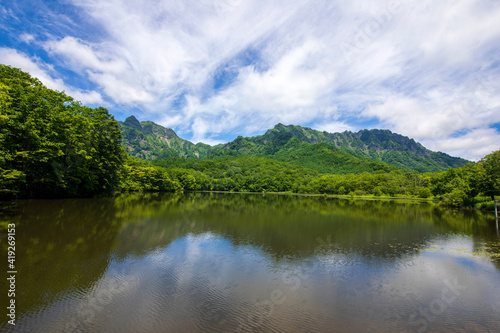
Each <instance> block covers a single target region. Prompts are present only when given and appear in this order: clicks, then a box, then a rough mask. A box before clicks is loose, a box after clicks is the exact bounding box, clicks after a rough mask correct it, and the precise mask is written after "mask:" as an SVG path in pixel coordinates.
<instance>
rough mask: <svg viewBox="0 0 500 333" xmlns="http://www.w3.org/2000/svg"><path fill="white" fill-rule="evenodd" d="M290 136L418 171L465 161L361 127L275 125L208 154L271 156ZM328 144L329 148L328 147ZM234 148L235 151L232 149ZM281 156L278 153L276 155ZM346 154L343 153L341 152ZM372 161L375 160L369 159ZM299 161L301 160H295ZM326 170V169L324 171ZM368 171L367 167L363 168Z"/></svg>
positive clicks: (391, 134)
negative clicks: (330, 128)
mask: <svg viewBox="0 0 500 333" xmlns="http://www.w3.org/2000/svg"><path fill="white" fill-rule="evenodd" d="M292 138H295V139H297V140H298V141H300V142H304V143H308V144H318V143H322V144H323V145H322V147H325V148H327V149H329V150H330V151H334V149H333V148H334V147H335V148H338V150H342V151H344V152H346V153H349V154H352V155H355V156H356V157H358V158H362V159H364V161H366V160H367V159H371V160H372V162H375V161H379V162H384V163H387V164H389V165H392V166H394V167H398V168H403V169H411V170H415V171H418V172H436V171H444V170H446V169H448V168H450V167H451V168H457V167H462V166H465V165H466V164H467V163H469V162H468V161H467V160H464V159H462V158H457V157H452V156H449V155H447V154H444V153H440V152H433V151H430V150H428V149H426V148H425V147H424V146H422V145H421V144H420V143H417V142H415V140H413V139H410V138H408V137H405V136H402V135H399V134H396V133H392V132H391V131H389V130H377V129H374V130H362V131H359V132H357V133H353V132H349V131H346V132H343V133H328V132H320V131H316V130H313V129H310V128H307V127H302V126H294V125H289V126H285V125H283V124H278V125H276V126H275V127H274V128H273V129H270V130H268V131H267V132H266V133H265V134H264V135H260V136H256V137H250V138H241V137H239V138H237V139H236V140H235V141H233V142H230V143H228V144H226V145H223V146H222V147H220V148H216V149H214V150H212V152H211V155H212V156H213V155H233V154H235V153H236V154H255V153H260V154H265V155H275V154H276V153H278V150H279V149H280V148H281V147H283V146H284V145H285V144H286V143H287V142H288V141H289V140H291V139H292ZM329 146H330V147H329ZM234 151H236V152H234ZM280 155H281V156H282V154H280V153H278V154H277V156H280ZM343 156H347V155H345V154H344V155H343ZM373 160H375V161H373ZM298 163H299V164H303V163H305V161H304V162H302V161H298ZM325 171H326V170H325ZM366 171H368V170H366Z"/></svg>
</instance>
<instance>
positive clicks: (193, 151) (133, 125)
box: [119, 116, 212, 161]
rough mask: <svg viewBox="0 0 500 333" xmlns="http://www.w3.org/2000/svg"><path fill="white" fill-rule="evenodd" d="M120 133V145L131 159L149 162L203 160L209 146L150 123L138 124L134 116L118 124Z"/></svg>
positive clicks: (209, 148)
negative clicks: (160, 159) (166, 159)
mask: <svg viewBox="0 0 500 333" xmlns="http://www.w3.org/2000/svg"><path fill="white" fill-rule="evenodd" d="M119 125H120V130H121V131H122V136H123V141H122V145H123V146H124V147H125V149H126V150H127V153H128V154H129V155H130V156H132V157H137V158H142V159H146V160H149V161H152V160H155V159H158V158H168V157H187V158H204V157H206V156H207V154H208V152H209V151H210V150H211V148H212V147H211V146H209V145H206V144H203V143H198V144H193V143H192V142H190V141H187V140H183V139H181V138H179V137H178V136H177V134H175V132H174V131H173V130H171V129H170V128H165V127H163V126H161V125H158V124H155V123H153V122H151V121H142V122H139V121H138V120H137V118H135V117H134V116H130V117H128V118H127V119H126V120H125V121H124V122H119Z"/></svg>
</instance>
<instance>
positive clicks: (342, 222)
mask: <svg viewBox="0 0 500 333" xmlns="http://www.w3.org/2000/svg"><path fill="white" fill-rule="evenodd" d="M0 206H1V210H0V221H2V222H3V223H4V224H5V223H7V222H8V223H15V224H16V242H17V243H16V269H17V276H16V298H15V299H16V325H15V326H11V325H9V324H7V319H8V318H7V317H6V316H5V314H6V313H7V312H6V310H5V306H7V304H8V302H9V299H8V298H7V290H8V289H9V288H8V285H7V282H6V279H5V278H3V279H2V282H1V284H0V287H1V288H2V293H1V296H0V299H1V300H2V304H3V305H2V308H3V309H4V312H5V314H3V315H2V317H3V318H2V321H1V326H0V331H2V332H120V333H123V332H398V333H400V332H499V331H500V237H499V235H498V233H497V229H496V225H495V221H494V216H493V214H491V213H488V214H483V213H481V212H463V211H451V210H443V209H439V208H436V207H435V206H433V205H431V204H422V203H420V204H418V203H395V202H389V201H349V200H339V199H326V198H321V197H293V196H276V195H243V194H207V193H191V194H186V195H174V194H158V195H154V194H153V195H152V194H150V195H148V194H146V195H126V196H121V197H118V198H107V199H78V200H33V201H16V202H13V203H3V204H1V205H0ZM1 236H2V238H0V240H1V244H2V248H1V251H2V257H1V258H2V261H4V265H3V266H2V267H4V271H5V273H4V275H7V273H6V271H7V270H8V269H7V262H6V261H7V260H6V258H7V253H6V251H7V245H6V233H2V235H1Z"/></svg>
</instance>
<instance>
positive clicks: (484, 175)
mask: <svg viewBox="0 0 500 333" xmlns="http://www.w3.org/2000/svg"><path fill="white" fill-rule="evenodd" d="M478 169H479V173H480V175H481V176H480V183H481V186H480V188H481V191H482V192H483V193H484V195H487V196H490V197H491V200H495V195H500V150H497V151H495V152H493V153H491V154H489V155H486V156H485V157H484V158H483V159H482V160H481V161H479V163H478Z"/></svg>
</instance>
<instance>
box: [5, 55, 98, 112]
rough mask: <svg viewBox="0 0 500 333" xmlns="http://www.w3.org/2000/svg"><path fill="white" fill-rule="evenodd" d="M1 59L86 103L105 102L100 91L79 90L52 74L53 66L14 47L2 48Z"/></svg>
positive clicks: (49, 86) (51, 87)
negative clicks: (48, 65)
mask: <svg viewBox="0 0 500 333" xmlns="http://www.w3.org/2000/svg"><path fill="white" fill-rule="evenodd" d="M0 59H2V60H1V62H2V63H3V64H6V65H10V66H12V67H16V68H20V69H21V70H23V71H25V72H28V73H30V75H31V76H33V77H36V78H38V79H39V80H40V81H41V82H42V83H43V84H44V85H45V86H47V87H48V88H50V89H54V90H58V91H64V92H65V93H66V94H67V95H69V96H71V97H73V98H74V99H76V100H77V101H81V102H82V103H84V104H104V100H103V99H102V96H101V94H100V93H98V92H96V91H84V90H79V89H75V88H73V87H69V86H67V85H65V84H64V82H63V80H61V79H57V78H53V77H52V76H51V74H50V72H53V70H52V69H51V68H49V67H47V66H45V65H43V64H42V63H40V61H37V60H36V59H35V60H33V59H31V58H29V57H28V56H27V55H25V54H22V53H19V52H18V51H16V50H14V49H10V48H0Z"/></svg>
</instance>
